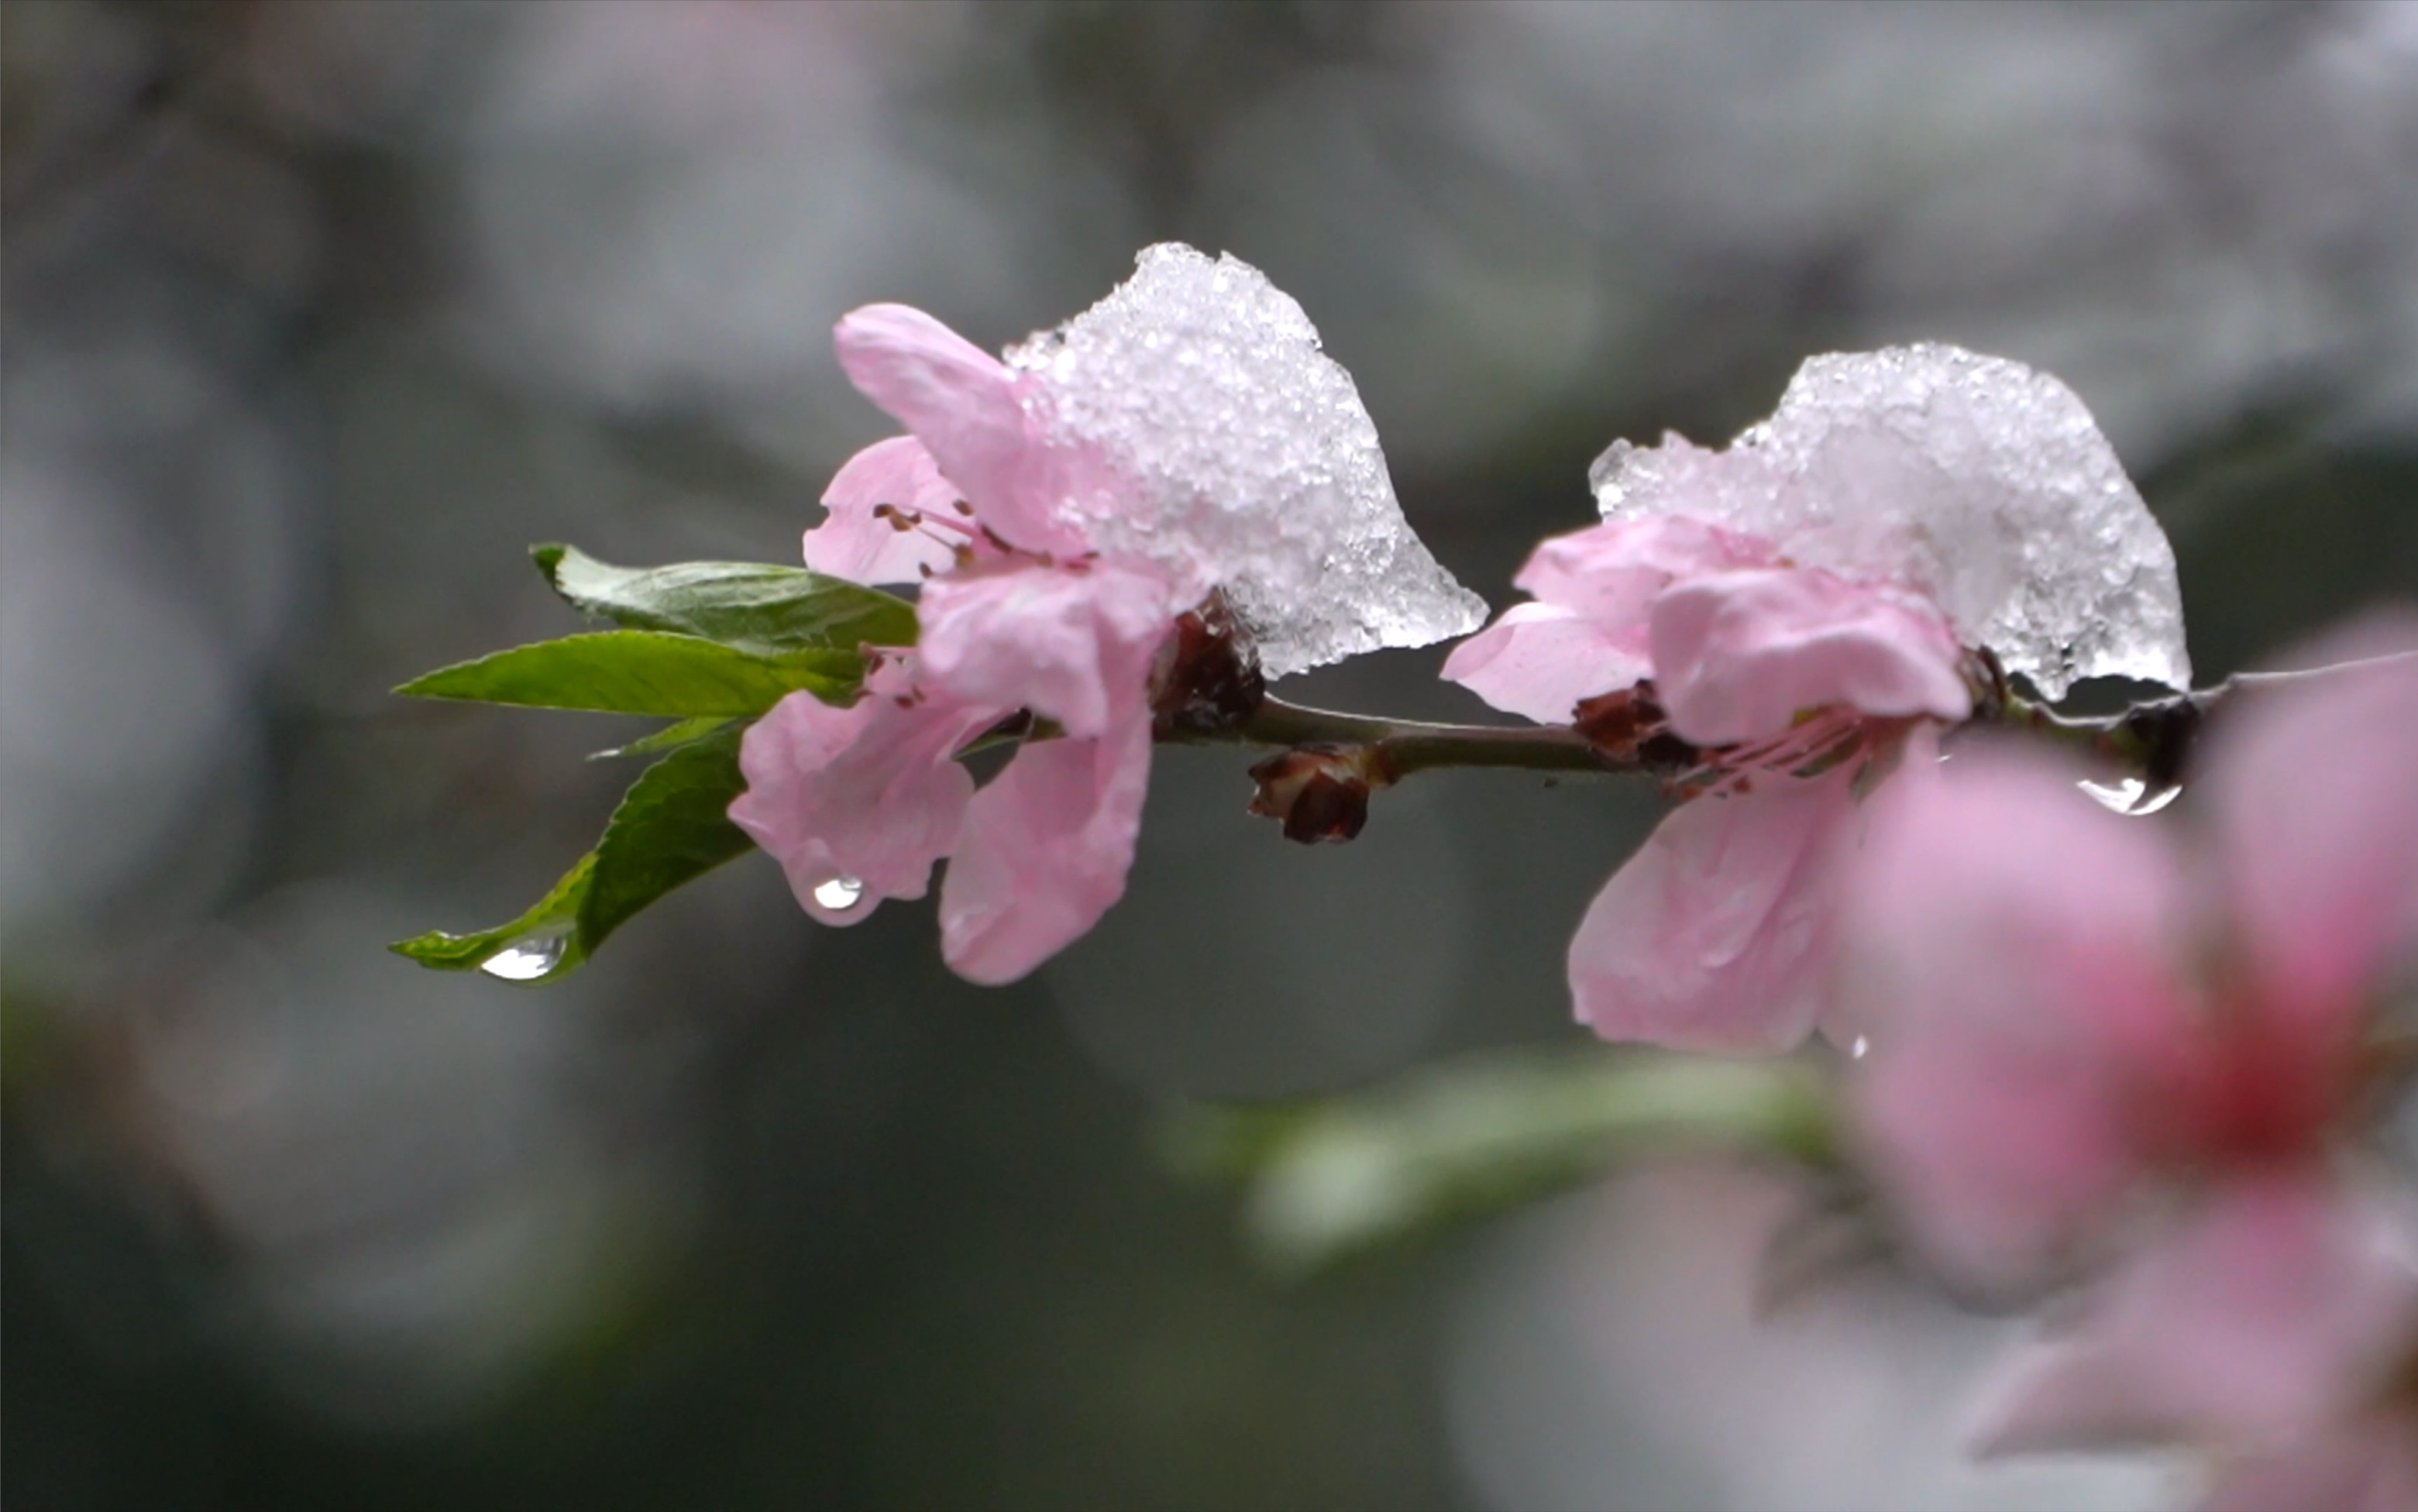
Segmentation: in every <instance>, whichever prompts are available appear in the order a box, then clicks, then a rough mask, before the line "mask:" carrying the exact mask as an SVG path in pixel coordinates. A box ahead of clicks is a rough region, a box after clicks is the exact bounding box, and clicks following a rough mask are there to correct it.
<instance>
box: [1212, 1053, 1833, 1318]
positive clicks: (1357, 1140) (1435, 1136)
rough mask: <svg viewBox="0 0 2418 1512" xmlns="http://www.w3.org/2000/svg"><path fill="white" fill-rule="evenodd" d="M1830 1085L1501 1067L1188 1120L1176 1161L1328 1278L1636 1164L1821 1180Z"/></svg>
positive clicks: (1726, 1075)
mask: <svg viewBox="0 0 2418 1512" xmlns="http://www.w3.org/2000/svg"><path fill="white" fill-rule="evenodd" d="M1834 1119H1835V1109H1834V1107H1833V1096H1832V1092H1831V1088H1830V1085H1829V1080H1828V1079H1827V1078H1825V1077H1822V1076H1821V1075H1820V1074H1819V1072H1818V1071H1816V1070H1815V1068H1813V1067H1811V1066H1808V1065H1805V1064H1803V1063H1800V1062H1796V1061H1715V1060H1711V1059H1709V1058H1705V1057H1697V1056H1679V1055H1660V1054H1649V1053H1642V1052H1622V1051H1603V1050H1598V1049H1590V1050H1585V1051H1574V1052H1567V1053H1563V1054H1559V1055H1541V1054H1537V1053H1533V1052H1519V1051H1508V1052H1494V1053H1492V1054H1488V1055H1481V1056H1475V1057H1471V1058H1468V1059H1466V1060H1464V1061H1460V1062H1456V1063H1447V1064H1445V1065H1441V1066H1435V1067H1431V1068H1429V1069H1428V1070H1425V1071H1422V1072H1420V1073H1417V1074H1416V1075H1415V1076H1412V1077H1405V1078H1404V1079H1403V1080H1402V1081H1401V1082H1400V1083H1398V1084H1396V1085H1393V1086H1389V1087H1383V1088H1379V1089H1376V1090H1374V1091H1372V1092H1361V1093H1355V1094H1351V1095H1347V1096H1342V1097H1336V1098H1328V1099H1322V1100H1318V1101H1313V1102H1307V1103H1295V1104H1290V1105H1279V1106H1271V1107H1226V1108H1217V1107H1204V1108H1192V1109H1187V1110H1186V1111H1185V1112H1184V1113H1183V1114H1182V1115H1180V1117H1179V1119H1178V1121H1177V1122H1176V1123H1174V1124H1173V1125H1172V1126H1171V1130H1170V1138H1171V1154H1172V1155H1173V1156H1174V1158H1175V1159H1176V1160H1177V1162H1178V1163H1179V1164H1181V1165H1183V1166H1186V1167H1187V1168H1190V1169H1192V1170H1194V1171H1196V1172H1199V1173H1201V1174H1204V1175H1212V1176H1217V1177H1220V1178H1224V1179H1228V1180H1241V1181H1244V1182H1246V1183H1247V1184H1248V1186H1249V1188H1250V1196H1249V1199H1248V1203H1247V1209H1246V1214H1245V1229H1246V1234H1247V1238H1248V1240H1249V1242H1250V1245H1251V1247H1252V1249H1253V1250H1254V1252H1255V1253H1256V1254H1257V1256H1258V1258H1259V1259H1260V1260H1261V1261H1262V1262H1263V1264H1265V1265H1266V1266H1268V1267H1269V1268H1270V1269H1271V1270H1274V1271H1276V1272H1278V1273H1279V1274H1285V1275H1301V1274H1305V1273H1308V1272H1314V1271H1319V1270H1324V1269H1326V1268H1329V1267H1331V1266H1334V1265H1336V1264H1338V1263H1340V1262H1342V1261H1346V1260H1354V1259H1357V1258H1359V1257H1361V1256H1363V1255H1366V1254H1368V1253H1370V1252H1371V1251H1375V1250H1379V1249H1383V1248H1387V1247H1392V1246H1396V1245H1401V1244H1403V1243H1405V1242H1407V1241H1412V1240H1416V1239H1418V1238H1421V1237H1424V1236H1427V1235H1431V1234H1434V1233H1436V1232H1439V1231H1441V1230H1443V1229H1447V1228H1449V1227H1451V1226H1453V1225H1454V1224H1457V1223H1461V1222H1465V1221H1467V1220H1468V1219H1470V1218H1472V1217H1474V1216H1476V1215H1478V1214H1485V1213H1489V1212H1492V1211H1495V1210H1498V1209H1501V1208H1504V1207H1507V1206H1510V1205H1513V1204H1515V1203H1520V1202H1526V1201H1533V1200H1535V1199H1538V1198H1539V1197H1541V1196H1544V1195H1546V1194H1548V1193H1551V1192H1553V1191H1555V1190H1558V1189H1560V1188H1563V1187H1566V1186H1570V1185H1574V1184H1578V1183H1580V1182H1582V1181H1585V1180H1588V1179H1591V1178H1593V1177H1595V1176H1596V1175H1598V1174H1599V1173H1600V1172H1601V1171H1602V1170H1604V1169H1605V1168H1607V1167H1609V1166H1611V1165H1612V1164H1613V1163H1615V1161H1617V1160H1619V1159H1621V1158H1623V1157H1626V1156H1630V1155H1635V1154H1638V1153H1644V1152H1648V1151H1656V1150H1668V1149H1674V1148H1683V1149H1721V1150H1731V1151H1738V1152H1745V1153H1758V1154H1764V1155H1771V1156H1778V1157H1781V1158H1783V1159H1788V1160H1794V1161H1799V1162H1804V1163H1807V1164H1813V1165H1817V1166H1818V1165H1822V1164H1824V1163H1826V1162H1828V1161H1829V1160H1831V1159H1832V1158H1834V1157H1833V1154H1832V1138H1833V1128H1832V1125H1833V1122H1834Z"/></svg>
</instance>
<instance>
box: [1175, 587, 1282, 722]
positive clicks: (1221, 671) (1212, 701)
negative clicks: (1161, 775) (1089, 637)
mask: <svg viewBox="0 0 2418 1512" xmlns="http://www.w3.org/2000/svg"><path fill="white" fill-rule="evenodd" d="M1150 685H1151V710H1152V713H1153V714H1154V715H1155V719H1156V724H1157V728H1158V730H1159V732H1160V733H1161V734H1162V735H1164V734H1167V733H1170V732H1173V731H1183V732H1186V733H1189V734H1195V735H1213V734H1216V733H1217V732H1218V731H1220V730H1226V729H1231V728H1232V727H1233V726H1234V725H1239V724H1241V723H1242V722H1243V721H1244V720H1246V719H1247V718H1249V717H1250V715H1251V711H1252V710H1256V709H1258V708H1259V707H1260V702H1261V700H1262V699H1263V698H1264V697H1266V695H1267V680H1265V679H1264V678H1263V677H1262V676H1261V675H1260V659H1259V657H1258V655H1257V654H1256V653H1254V652H1253V651H1252V649H1251V639H1250V635H1249V634H1247V632H1246V631H1245V630H1244V629H1243V627H1242V625H1241V624H1240V623H1239V622H1238V621H1236V619H1234V616H1233V613H1232V611H1231V610H1229V609H1228V608H1227V606H1226V599H1225V596H1224V595H1223V594H1218V593H1213V594H1211V595H1210V596H1209V598H1208V600H1207V601H1206V602H1205V603H1202V604H1201V607H1200V608H1198V609H1195V610H1193V611H1192V612H1191V613H1189V614H1186V615H1181V616H1178V617H1177V619H1176V621H1175V634H1173V635H1171V636H1170V637H1169V638H1168V641H1167V644H1166V645H1165V646H1164V647H1162V648H1161V649H1160V650H1159V653H1158V663H1157V664H1156V665H1155V666H1154V667H1153V668H1152V669H1151V681H1150Z"/></svg>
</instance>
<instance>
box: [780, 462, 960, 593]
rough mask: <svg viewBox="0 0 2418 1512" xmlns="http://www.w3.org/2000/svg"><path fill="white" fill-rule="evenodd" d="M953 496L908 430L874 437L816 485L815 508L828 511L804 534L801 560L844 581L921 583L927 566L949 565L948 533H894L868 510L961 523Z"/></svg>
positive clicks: (944, 529) (885, 521) (954, 492)
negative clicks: (819, 502) (818, 501)
mask: <svg viewBox="0 0 2418 1512" xmlns="http://www.w3.org/2000/svg"><path fill="white" fill-rule="evenodd" d="M958 498H959V495H958V493H957V485H956V484H955V483H953V482H951V481H948V480H947V479H946V478H943V477H941V469H940V466H939V465H938V464H936V463H934V462H933V460H932V453H931V452H929V451H926V450H925V449H924V443H923V442H921V441H918V440H916V439H915V438H914V437H913V436H911V435H894V436H892V437H891V438H890V439H889V440H887V441H876V442H874V443H873V444H872V445H871V446H869V447H866V448H865V450H864V451H860V452H858V453H857V454H856V455H854V456H852V457H850V458H849V459H848V462H847V463H846V464H845V465H844V466H841V468H840V470H839V472H838V473H837V475H835V476H834V478H833V479H832V481H831V486H830V487H829V488H827V489H824V490H823V508H824V509H826V510H829V511H830V512H831V513H830V515H829V517H827V518H826V519H825V520H824V521H823V523H822V524H820V525H819V526H817V527H814V528H813V529H811V530H809V531H807V532H806V565H807V566H808V567H811V568H813V569H814V570H815V571H816V572H818V573H830V574H831V575H832V576H834V577H844V578H847V579H848V580H849V582H851V583H868V584H872V583H917V582H921V581H923V579H924V577H925V576H926V573H927V571H928V572H933V573H937V572H941V571H943V570H945V569H947V568H949V567H951V566H953V565H955V563H956V552H955V551H954V550H953V549H952V547H951V540H952V539H953V536H954V532H952V531H950V530H949V529H948V528H947V527H945V526H943V527H941V528H939V529H922V530H901V529H899V528H898V527H896V526H895V525H893V524H892V523H891V522H890V521H889V520H888V519H885V518H881V517H878V516H876V515H875V514H874V510H875V509H876V507H878V506H880V505H883V504H887V505H890V506H891V507H892V508H894V509H898V510H905V511H909V512H913V513H918V514H926V515H931V516H935V517H937V518H939V519H941V520H943V521H960V522H965V517H964V516H963V515H961V514H959V513H958V512H957V510H956V504H957V500H958ZM965 523H971V522H965Z"/></svg>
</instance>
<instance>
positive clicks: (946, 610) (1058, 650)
mask: <svg viewBox="0 0 2418 1512" xmlns="http://www.w3.org/2000/svg"><path fill="white" fill-rule="evenodd" d="M1177 607H1178V605H1177V604H1176V603H1174V602H1173V598H1172V590H1171V587H1170V585H1169V584H1168V583H1167V581H1166V580H1165V579H1164V578H1162V577H1160V576H1158V575H1157V574H1155V573H1151V572H1148V571H1137V570H1132V569H1126V568H1121V567H1109V566H1105V565H1102V564H1098V563H1094V564H1091V565H1089V566H1077V567H1049V566H1043V565H1039V564H1035V563H1030V562H1014V563H1004V564H1002V565H1000V566H998V567H995V568H990V569H977V570H973V571H969V572H960V573H951V574H950V575H948V576H947V577H943V578H938V579H935V580H934V581H933V582H932V583H931V584H930V585H929V586H927V587H926V588H925V590H924V596H923V601H922V603H921V604H920V606H919V607H918V609H917V618H918V619H920V620H921V622H922V638H921V640H920V641H919V643H918V656H919V658H920V660H921V663H922V666H923V674H924V677H925V680H926V683H927V684H928V685H930V686H932V687H934V688H937V689H940V690H942V691H945V692H947V693H950V694H952V695H956V696H957V697H960V698H964V699H967V700H970V701H973V702H979V703H985V704H1002V705H1005V706H1006V707H1008V708H1018V707H1021V708H1026V709H1030V710H1033V711H1034V712H1035V713H1038V714H1044V715H1047V716H1048V717H1049V718H1051V719H1054V720H1056V721H1057V722H1058V724H1059V725H1060V726H1061V727H1063V728H1064V730H1065V731H1066V733H1067V734H1069V735H1072V736H1076V737H1079V738H1080V737H1087V736H1093V735H1097V734H1099V733H1101V732H1102V731H1103V730H1105V729H1107V728H1108V727H1109V726H1110V724H1111V723H1112V722H1114V721H1115V720H1116V719H1117V718H1118V716H1119V715H1120V714H1121V713H1123V712H1124V711H1125V710H1127V709H1128V708H1129V707H1133V706H1138V705H1139V704H1140V703H1142V702H1145V701H1146V700H1147V694H1148V684H1149V680H1150V663H1151V657H1152V655H1153V653H1155V651H1156V650H1157V649H1158V645H1159V642H1160V641H1162V640H1164V639H1166V638H1167V636H1168V635H1169V634H1171V633H1172V632H1173V629H1174V625H1175V614H1176V610H1177Z"/></svg>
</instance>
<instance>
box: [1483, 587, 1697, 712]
mask: <svg viewBox="0 0 2418 1512" xmlns="http://www.w3.org/2000/svg"><path fill="white" fill-rule="evenodd" d="M1639 628H1640V629H1641V630H1642V629H1643V627H1642V626H1641V627H1639ZM1653 670H1654V668H1653V666H1652V664H1650V663H1648V662H1647V661H1646V659H1645V636H1644V635H1643V634H1631V635H1630V636H1629V637H1628V643H1626V644H1624V642H1623V641H1622V640H1621V639H1619V638H1616V637H1615V636H1614V635H1612V634H1608V633H1606V632H1605V631H1604V630H1603V629H1602V628H1601V627H1600V626H1599V625H1598V624H1597V623H1596V621H1594V620H1592V619H1583V618H1581V617H1579V616H1577V615H1574V614H1572V613H1571V612H1570V611H1569V610H1567V609H1563V608H1559V607H1556V606H1555V605H1553V604H1550V603H1520V604H1514V605H1512V606H1511V607H1510V608H1509V609H1507V610H1505V611H1504V613H1503V618H1502V619H1497V620H1496V621H1494V623H1493V624H1492V625H1489V626H1488V627H1487V628H1486V629H1484V630H1481V631H1479V632H1478V633H1477V634H1475V635H1472V636H1471V637H1469V639H1467V640H1465V641H1462V643H1461V644H1460V645H1458V646H1456V647H1454V648H1453V649H1452V654H1451V655H1450V656H1448V657H1446V658H1445V664H1444V676H1445V677H1446V679H1447V680H1450V681H1453V682H1458V683H1460V684H1461V685H1462V687H1464V688H1467V689H1468V690H1469V691H1470V692H1472V693H1474V694H1476V695H1478V696H1479V697H1480V698H1483V699H1485V700H1486V701H1487V702H1488V703H1490V704H1492V705H1493V706H1494V707H1495V708H1497V709H1500V710H1504V711H1505V712H1507V713H1513V714H1520V715H1523V716H1525V717H1527V718H1529V719H1533V720H1535V721H1537V722H1538V724H1540V725H1563V724H1568V723H1569V719H1570V715H1571V710H1572V709H1573V708H1574V707H1575V706H1576V705H1577V703H1578V701H1579V700H1580V699H1582V698H1592V697H1594V696H1595V695H1598V694H1603V693H1610V692H1612V691H1613V690H1614V689H1615V688H1626V687H1628V686H1630V684H1632V683H1634V682H1636V681H1637V680H1638V679H1640V678H1644V677H1648V676H1651V675H1652V673H1653Z"/></svg>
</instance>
